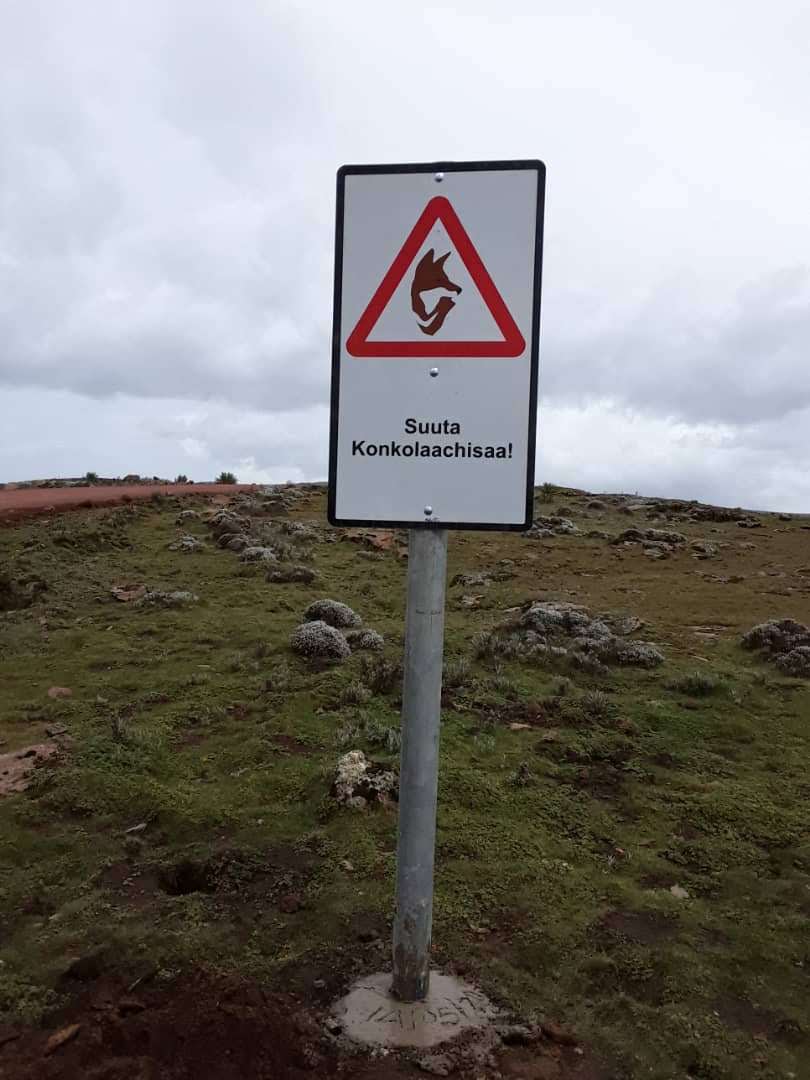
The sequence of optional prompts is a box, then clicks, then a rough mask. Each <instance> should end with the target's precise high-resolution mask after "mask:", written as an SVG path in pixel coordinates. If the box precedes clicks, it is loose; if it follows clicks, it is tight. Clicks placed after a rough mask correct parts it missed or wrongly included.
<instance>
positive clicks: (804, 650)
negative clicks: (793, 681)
mask: <svg viewBox="0 0 810 1080" xmlns="http://www.w3.org/2000/svg"><path fill="white" fill-rule="evenodd" d="M741 644H742V646H743V648H744V649H759V650H760V651H761V653H762V655H763V657H764V658H765V659H766V660H771V661H772V662H773V663H775V664H776V666H777V667H778V668H779V670H780V671H783V672H784V673H785V674H786V675H793V676H795V677H796V678H810V626H805V624H804V623H800V622H796V620H795V619H771V620H769V621H768V622H764V623H759V624H758V625H757V626H753V627H752V628H751V629H750V630H749V631H748V633H747V634H744V635H743V639H742V642H741Z"/></svg>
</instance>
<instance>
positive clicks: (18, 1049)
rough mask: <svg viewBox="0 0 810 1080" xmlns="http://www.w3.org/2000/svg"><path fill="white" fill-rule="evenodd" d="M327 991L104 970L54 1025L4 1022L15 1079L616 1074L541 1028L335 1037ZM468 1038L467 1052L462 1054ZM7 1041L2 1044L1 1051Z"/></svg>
mask: <svg viewBox="0 0 810 1080" xmlns="http://www.w3.org/2000/svg"><path fill="white" fill-rule="evenodd" d="M324 1011H325V1010H324V1006H323V1002H319V1001H317V1000H312V999H310V1000H309V1001H304V1000H301V999H300V998H297V997H294V996H292V995H289V994H272V993H268V992H267V991H265V990H264V989H262V988H261V987H259V986H257V985H256V984H254V983H251V982H249V981H247V980H244V979H240V978H238V977H235V976H225V975H222V974H219V975H215V974H213V973H210V972H208V973H206V972H201V971H198V972H196V973H194V974H191V975H189V976H187V977H186V978H185V979H183V980H179V981H177V982H175V983H174V984H173V985H172V986H171V987H166V988H162V989H161V988H157V987H154V986H151V987H150V986H145V987H144V986H140V987H138V988H136V989H135V990H134V991H132V992H128V991H127V988H126V987H125V986H123V985H121V984H120V982H117V981H116V980H114V979H107V980H104V979H102V980H99V981H98V982H96V983H95V984H94V985H93V986H92V988H90V989H88V990H87V991H86V992H85V993H84V994H83V995H80V997H79V998H78V999H77V1000H75V1001H74V1002H73V1004H72V1005H71V1006H69V1007H67V1008H65V1009H64V1010H62V1011H61V1013H60V1014H58V1015H56V1016H54V1017H53V1021H54V1024H55V1027H56V1029H55V1030H47V1031H43V1030H40V1031H36V1030H32V1029H22V1028H18V1029H14V1028H5V1029H4V1028H2V1027H0V1047H3V1045H4V1044H5V1048H6V1050H7V1051H8V1053H4V1055H3V1066H2V1068H3V1070H4V1071H3V1072H2V1076H3V1077H4V1078H7V1080H75V1078H77V1077H84V1078H88V1080H89V1078H92V1080H202V1078H205V1080H304V1078H305V1077H309V1076H314V1075H318V1076H321V1077H324V1078H327V1077H331V1078H338V1077H339V1078H346V1080H348V1078H353V1080H400V1078H406V1077H417V1076H424V1075H425V1073H426V1072H428V1073H433V1074H434V1075H440V1076H441V1075H447V1074H448V1073H453V1075H454V1076H455V1077H456V1080H479V1078H481V1077H491V1076H498V1077H502V1078H503V1080H508V1078H524V1080H610V1075H611V1074H610V1073H609V1072H607V1071H605V1070H604V1069H602V1068H601V1067H600V1066H599V1065H598V1064H597V1063H595V1062H594V1061H593V1059H592V1058H591V1057H590V1055H588V1054H586V1053H585V1052H583V1051H582V1050H579V1049H577V1048H576V1047H571V1046H568V1045H560V1044H559V1043H558V1042H555V1041H554V1039H553V1038H548V1037H546V1036H544V1035H542V1034H541V1035H539V1038H538V1040H537V1041H533V1042H532V1044H531V1045H525V1046H501V1045H500V1044H499V1043H498V1042H497V1040H496V1045H495V1048H494V1049H493V1050H492V1051H488V1050H486V1049H483V1050H482V1052H481V1053H480V1054H474V1053H469V1050H471V1049H472V1045H473V1043H471V1042H470V1040H467V1041H466V1042H465V1043H461V1044H458V1046H457V1047H456V1050H455V1052H454V1051H453V1050H452V1049H451V1051H450V1052H449V1053H448V1051H447V1050H446V1049H441V1048H440V1049H439V1050H438V1051H437V1052H436V1054H432V1055H428V1056H427V1057H426V1056H425V1055H424V1054H422V1055H421V1056H420V1054H419V1053H418V1052H414V1053H413V1055H411V1056H407V1055H405V1056H403V1055H401V1054H389V1053H385V1054H382V1055H375V1054H370V1053H368V1052H367V1051H365V1050H364V1049H363V1048H362V1047H360V1046H357V1047H352V1046H351V1045H350V1044H348V1043H346V1042H345V1041H343V1040H340V1039H335V1038H330V1037H329V1035H328V1034H327V1032H326V1028H325V1026H324V1023H323V1018H324ZM465 1047H466V1048H467V1050H468V1052H467V1053H465V1052H464V1051H465ZM0 1052H2V1051H0Z"/></svg>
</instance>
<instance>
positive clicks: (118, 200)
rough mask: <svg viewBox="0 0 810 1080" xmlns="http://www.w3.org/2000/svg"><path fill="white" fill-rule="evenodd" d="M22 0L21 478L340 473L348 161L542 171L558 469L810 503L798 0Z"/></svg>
mask: <svg viewBox="0 0 810 1080" xmlns="http://www.w3.org/2000/svg"><path fill="white" fill-rule="evenodd" d="M607 7H609V8H610V9H611V12H610V14H606V13H605V10H604V9H605V6H604V5H603V6H602V7H601V8H600V6H597V5H595V4H594V5H590V4H577V3H576V2H575V0H574V2H566V3H561V2H558V3H551V2H546V0H527V2H523V0H500V2H499V3H497V4H493V3H492V2H491V0H487V2H483V0H464V3H461V2H460V0H457V2H456V4H454V5H449V4H442V3H436V4H434V3H432V4H420V3H418V2H417V0H403V2H400V0H386V2H385V3H381V2H380V0H375V2H365V0H343V2H341V3H340V4H336V3H332V2H330V0H306V2H298V0H239V2H238V3H233V2H226V0H216V2H214V0H139V2H138V3H137V4H134V3H131V2H129V0H98V2H97V0H76V2H73V3H68V2H67V0H64V2H63V0H0V481H2V480H15V479H23V478H28V477H41V476H50V475H71V474H82V473H84V472H86V471H88V470H94V471H96V472H99V473H103V474H107V475H109V474H112V475H116V474H122V473H126V472H133V471H134V472H140V473H143V474H153V473H157V474H159V475H167V476H174V475H175V474H177V473H180V472H183V473H187V474H188V475H190V476H192V477H194V478H196V479H201V480H202V479H210V478H212V477H213V476H214V475H215V473H217V472H219V471H220V470H221V469H223V468H227V469H232V470H233V471H235V472H236V473H238V475H239V477H240V479H244V480H269V481H278V480H297V479H309V478H323V477H324V476H325V471H326V459H327V425H328V411H327V402H328V394H329V337H330V322H331V301H332V297H331V272H332V259H333V251H332V243H333V218H334V174H335V170H336V169H337V167H338V165H340V164H342V163H345V162H366V161H379V162H384V161H409V160H411V161H432V160H437V159H442V158H444V159H461V160H468V159H475V158H499V157H505V158H514V157H540V158H542V159H543V160H544V161H545V162H546V165H547V169H548V189H547V204H546V208H547V229H546V250H545V270H544V293H543V325H542V337H541V385H540V397H541V403H540V413H539V451H538V480H539V481H542V480H552V481H555V482H558V483H566V484H573V485H577V486H580V487H586V488H589V489H592V490H614V491H615V490H624V491H631V492H632V491H639V492H643V493H648V494H662V495H671V496H684V497H689V498H691V497H699V498H705V499H711V500H714V501H719V502H725V503H730V504H737V503H741V504H744V505H747V506H753V507H761V508H779V509H794V510H805V511H810V378H808V360H809V359H810V203H809V202H808V200H809V199H810V196H808V192H810V130H808V128H810V121H808V116H809V115H810V114H809V113H808V109H807V102H808V100H810V66H808V64H807V42H808V40H810V8H808V6H807V4H806V0H795V2H794V0H774V2H772V3H770V4H769V5H768V6H767V10H766V9H764V8H763V6H762V4H761V3H753V2H751V0H735V2H726V0H712V2H711V3H706V2H705V0H683V2H681V3H678V4H667V5H664V4H650V3H649V2H648V0H617V2H616V3H614V4H612V5H607Z"/></svg>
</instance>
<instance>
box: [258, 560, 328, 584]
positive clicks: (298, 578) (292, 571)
mask: <svg viewBox="0 0 810 1080" xmlns="http://www.w3.org/2000/svg"><path fill="white" fill-rule="evenodd" d="M317 576H318V575H317V574H316V573H315V571H314V570H313V569H312V567H311V566H301V565H300V564H298V563H296V564H295V565H293V566H282V567H279V569H278V570H270V571H269V572H268V574H267V580H268V581H269V582H271V583H272V584H274V585H286V584H298V585H311V584H312V582H313V581H315V579H316V578H317Z"/></svg>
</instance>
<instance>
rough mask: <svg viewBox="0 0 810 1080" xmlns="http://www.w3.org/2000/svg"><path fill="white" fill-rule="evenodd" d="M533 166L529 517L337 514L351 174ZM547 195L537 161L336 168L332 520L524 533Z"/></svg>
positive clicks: (532, 440) (531, 447) (531, 441)
mask: <svg viewBox="0 0 810 1080" xmlns="http://www.w3.org/2000/svg"><path fill="white" fill-rule="evenodd" d="M507 169H509V170H514V169H533V170H535V171H536V172H537V220H536V225H535V245H534V303H533V310H532V340H531V356H530V365H531V374H530V381H529V398H530V400H529V437H528V444H527V449H528V461H527V463H526V466H527V467H526V517H525V519H524V521H522V522H519V523H509V524H498V523H497V522H482V523H479V524H476V523H475V522H470V521H462V522H458V521H426V520H424V519H422V520H421V521H388V520H379V519H373V518H339V517H337V516H336V512H335V511H336V506H337V444H338V421H339V416H340V352H341V338H342V328H341V324H340V316H341V307H342V294H343V210H344V193H345V185H346V177H347V176H368V175H370V174H371V175H373V174H378V175H379V174H382V175H391V174H399V173H438V172H443V173H449V172H486V171H492V172H494V171H501V170H507ZM545 196H546V167H545V165H544V163H543V162H542V161H539V160H523V159H522V160H520V161H434V162H430V163H420V164H407V165H343V166H341V168H339V169H338V173H337V212H336V215H335V288H334V299H333V302H332V303H333V307H332V392H331V405H330V418H329V489H328V497H327V518H328V520H329V523H330V524H331V525H335V526H337V527H339V528H342V527H344V526H367V527H370V528H379V529H466V530H470V531H476V530H477V531H489V532H496V531H497V532H522V531H524V530H525V529H528V528H529V527H530V526H531V524H532V521H533V520H534V459H535V450H536V442H537V381H538V367H539V352H540V293H541V287H542V279H543V215H544V208H545Z"/></svg>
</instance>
